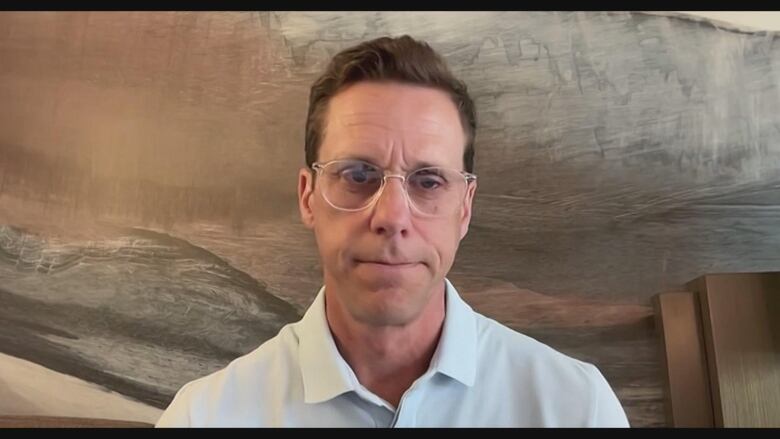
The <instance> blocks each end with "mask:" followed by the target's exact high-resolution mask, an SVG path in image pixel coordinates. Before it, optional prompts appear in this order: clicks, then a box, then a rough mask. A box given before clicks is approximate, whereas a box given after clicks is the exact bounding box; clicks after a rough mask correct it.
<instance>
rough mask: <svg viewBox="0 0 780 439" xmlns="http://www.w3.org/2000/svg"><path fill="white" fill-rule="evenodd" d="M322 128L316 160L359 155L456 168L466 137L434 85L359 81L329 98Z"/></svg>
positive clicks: (448, 101) (453, 108) (451, 104)
mask: <svg viewBox="0 0 780 439" xmlns="http://www.w3.org/2000/svg"><path fill="white" fill-rule="evenodd" d="M325 127H326V128H325V137H324V139H323V143H322V147H321V150H320V158H321V159H322V160H325V159H326V158H327V159H334V158H342V157H344V156H363V157H366V158H371V159H372V161H384V162H388V161H393V160H394V159H402V160H403V161H406V162H414V161H421V160H422V161H427V162H431V163H438V164H442V165H445V164H446V165H449V166H454V167H458V168H460V167H461V166H462V157H463V148H464V146H465V140H466V138H465V135H464V133H463V127H462V125H461V122H460V115H459V113H458V109H457V107H456V106H455V104H454V102H453V101H452V99H451V97H450V96H449V95H448V94H447V93H446V92H444V91H441V90H438V89H435V88H430V87H423V86H417V85H408V84H400V83H395V82H359V83H357V84H354V85H352V86H350V87H348V88H346V89H345V90H342V91H341V92H339V93H338V94H336V95H335V96H334V97H333V98H332V99H331V101H330V105H329V108H328V111H327V120H326V125H325ZM409 164H413V163H409Z"/></svg>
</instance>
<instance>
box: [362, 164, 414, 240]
mask: <svg viewBox="0 0 780 439" xmlns="http://www.w3.org/2000/svg"><path fill="white" fill-rule="evenodd" d="M410 209H411V206H410V205H409V197H408V196H407V194H406V188H404V183H403V179H402V178H395V177H394V176H388V177H386V179H385V184H384V188H383V189H382V193H381V194H379V199H378V200H377V201H376V204H375V205H374V208H373V212H372V215H371V224H370V226H371V230H372V231H373V232H374V233H377V234H379V235H386V236H388V237H391V236H395V235H400V236H402V237H403V236H406V235H407V234H408V233H409V226H410V222H411V210H410Z"/></svg>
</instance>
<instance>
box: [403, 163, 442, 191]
mask: <svg viewBox="0 0 780 439" xmlns="http://www.w3.org/2000/svg"><path fill="white" fill-rule="evenodd" d="M409 183H410V184H411V185H413V186H414V187H416V188H418V189H422V190H425V191H435V190H436V189H440V188H443V187H445V186H446V185H447V179H446V178H445V177H444V175H443V173H442V172H440V171H439V170H437V169H431V168H429V169H421V170H419V171H417V172H415V173H414V174H412V175H410V176H409Z"/></svg>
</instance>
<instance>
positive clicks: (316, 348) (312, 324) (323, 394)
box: [298, 279, 477, 403]
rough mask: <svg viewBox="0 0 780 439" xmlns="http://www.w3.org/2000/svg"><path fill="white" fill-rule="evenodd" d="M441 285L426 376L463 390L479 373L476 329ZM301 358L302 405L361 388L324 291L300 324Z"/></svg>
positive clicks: (471, 315) (471, 313) (467, 309)
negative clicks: (440, 319) (442, 308)
mask: <svg viewBox="0 0 780 439" xmlns="http://www.w3.org/2000/svg"><path fill="white" fill-rule="evenodd" d="M444 281H445V285H446V288H445V305H446V313H445V316H444V325H443V327H442V333H441V337H440V339H439V345H438V347H437V348H436V351H435V352H434V354H433V358H432V359H431V366H430V368H429V372H438V373H442V374H444V375H447V376H449V377H450V378H453V379H455V380H457V381H459V382H461V383H463V384H464V385H467V386H472V385H474V380H475V377H476V369H477V329H476V320H475V318H474V311H473V310H472V309H471V307H470V306H469V305H468V304H466V302H464V301H463V299H461V298H460V296H459V294H458V292H457V290H456V289H455V287H454V286H452V283H450V281H449V280H448V279H444ZM299 329H300V331H299V340H300V342H299V351H298V353H299V356H300V367H301V374H302V377H303V391H304V401H305V402H306V403H317V402H323V401H327V400H329V399H332V398H335V397H336V396H338V395H341V394H342V393H346V392H350V391H357V389H358V387H360V384H359V383H358V381H357V377H356V376H355V374H354V372H352V369H351V368H350V367H349V365H348V364H347V362H346V361H345V360H344V358H343V357H342V356H341V353H339V351H338V348H337V347H336V342H335V341H334V340H333V335H332V334H331V332H330V327H329V326H328V321H327V317H326V315H325V287H324V286H323V287H322V288H320V291H319V292H318V293H317V297H316V298H315V299H314V302H312V304H311V306H310V307H309V309H308V310H307V311H306V314H304V316H303V318H302V319H301V321H300V324H299Z"/></svg>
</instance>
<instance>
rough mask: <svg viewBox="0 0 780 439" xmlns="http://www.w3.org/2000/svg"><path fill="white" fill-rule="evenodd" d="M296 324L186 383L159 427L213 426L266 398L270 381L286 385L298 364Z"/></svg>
mask: <svg viewBox="0 0 780 439" xmlns="http://www.w3.org/2000/svg"><path fill="white" fill-rule="evenodd" d="M296 347H297V335H296V332H295V324H289V325H286V326H285V327H283V328H282V329H281V330H280V331H279V333H278V334H277V335H276V336H275V337H273V338H271V339H269V340H267V341H266V342H264V343H263V344H261V345H260V346H259V347H257V348H256V349H255V350H253V351H251V352H249V353H247V354H246V355H243V356H241V357H238V358H236V359H235V360H233V361H231V362H230V363H229V364H228V365H227V366H225V367H224V368H222V369H220V370H217V371H215V372H213V373H211V374H209V375H206V376H204V377H201V378H198V379H196V380H193V381H190V382H188V383H186V384H185V385H184V386H182V387H181V389H179V391H178V392H177V393H176V395H175V396H174V398H173V401H172V402H171V403H170V405H169V406H168V407H167V408H166V410H165V411H164V412H163V414H162V416H161V418H160V419H159V421H158V422H157V426H158V427H184V426H191V427H198V426H201V424H203V425H210V424H213V422H212V421H213V419H212V418H214V419H222V418H224V415H225V414H224V413H223V412H226V411H230V410H231V409H235V408H237V407H247V406H248V405H252V404H251V402H250V401H256V398H257V395H267V394H268V390H269V389H268V387H269V386H271V385H272V384H271V381H270V380H268V379H267V377H269V376H273V377H274V381H273V382H274V383H275V384H281V383H286V382H287V381H288V380H289V379H290V375H291V374H292V373H294V371H295V370H297V369H295V365H296V364H297V349H296Z"/></svg>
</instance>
